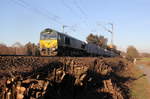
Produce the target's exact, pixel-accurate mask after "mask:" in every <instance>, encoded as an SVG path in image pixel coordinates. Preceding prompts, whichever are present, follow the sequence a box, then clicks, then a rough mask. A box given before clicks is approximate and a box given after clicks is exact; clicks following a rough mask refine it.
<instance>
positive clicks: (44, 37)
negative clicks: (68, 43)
mask: <svg viewBox="0 0 150 99" xmlns="http://www.w3.org/2000/svg"><path fill="white" fill-rule="evenodd" d="M40 39H41V40H47V39H57V34H56V33H53V34H41V38H40Z"/></svg>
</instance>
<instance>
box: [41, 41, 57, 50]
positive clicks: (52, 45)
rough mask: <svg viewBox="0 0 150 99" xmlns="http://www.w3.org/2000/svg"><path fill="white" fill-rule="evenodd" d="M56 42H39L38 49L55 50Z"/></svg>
mask: <svg viewBox="0 0 150 99" xmlns="http://www.w3.org/2000/svg"><path fill="white" fill-rule="evenodd" d="M57 47H58V42H57V40H56V39H55V40H40V48H57Z"/></svg>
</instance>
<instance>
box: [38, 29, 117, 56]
mask: <svg viewBox="0 0 150 99" xmlns="http://www.w3.org/2000/svg"><path fill="white" fill-rule="evenodd" d="M40 54H41V56H104V57H115V56H118V53H115V52H113V51H111V50H107V49H104V48H101V47H100V46H98V45H96V44H90V43H86V42H84V41H81V40H78V39H76V38H74V37H71V36H69V35H68V34H65V33H61V32H58V31H56V30H53V29H50V28H47V29H44V30H43V31H42V32H41V33H40Z"/></svg>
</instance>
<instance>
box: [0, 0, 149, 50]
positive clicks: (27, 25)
mask: <svg viewBox="0 0 150 99" xmlns="http://www.w3.org/2000/svg"><path fill="white" fill-rule="evenodd" d="M149 5H150V0H0V12H1V13H0V43H4V44H7V45H9V46H10V45H12V44H14V43H15V42H20V43H21V44H26V43H27V42H29V41H30V42H33V43H36V44H37V43H38V42H39V37H40V32H41V31H42V30H44V29H45V28H52V29H55V30H57V31H60V32H62V31H63V30H62V26H63V25H66V26H67V27H66V28H65V29H64V31H65V32H66V33H67V34H68V35H71V36H73V37H75V38H78V39H80V40H83V41H85V40H86V37H87V36H88V35H89V33H93V34H97V35H104V36H105V37H107V38H108V39H109V43H110V41H111V33H109V32H107V31H106V30H105V29H104V28H103V27H105V28H107V29H111V26H110V24H109V23H113V24H114V44H115V45H117V47H118V48H119V49H121V50H125V49H126V48H127V47H128V46H130V45H133V46H135V47H136V48H137V49H138V50H139V51H141V52H150V44H149V42H150V39H149V37H150V6H149Z"/></svg>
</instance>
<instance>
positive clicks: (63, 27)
mask: <svg viewBox="0 0 150 99" xmlns="http://www.w3.org/2000/svg"><path fill="white" fill-rule="evenodd" d="M66 27H68V26H67V25H63V26H62V32H63V33H65V28H66Z"/></svg>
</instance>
